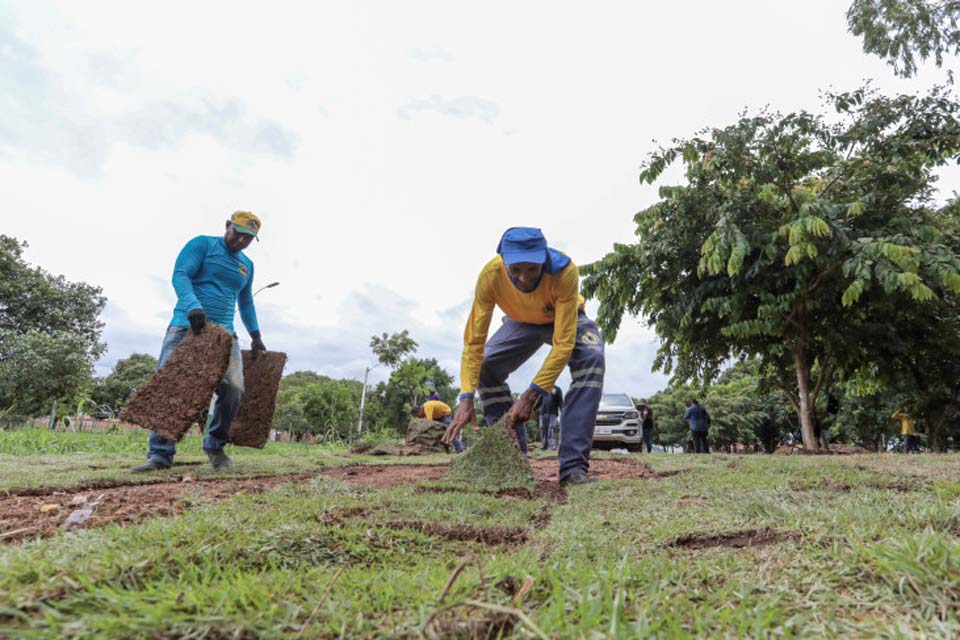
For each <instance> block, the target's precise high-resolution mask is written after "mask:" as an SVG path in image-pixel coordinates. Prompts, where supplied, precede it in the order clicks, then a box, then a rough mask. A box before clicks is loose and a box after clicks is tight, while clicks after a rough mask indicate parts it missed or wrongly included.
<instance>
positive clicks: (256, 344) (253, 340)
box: [250, 331, 267, 360]
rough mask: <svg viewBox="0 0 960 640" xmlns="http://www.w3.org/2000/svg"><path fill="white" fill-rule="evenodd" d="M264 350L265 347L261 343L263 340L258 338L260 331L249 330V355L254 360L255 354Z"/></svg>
mask: <svg viewBox="0 0 960 640" xmlns="http://www.w3.org/2000/svg"><path fill="white" fill-rule="evenodd" d="M266 350H267V348H266V347H265V346H264V345H263V340H261V339H260V332H259V331H251V332H250V351H251V355H252V356H253V359H254V360H256V359H257V356H258V355H260V353H261V352H265V351H266Z"/></svg>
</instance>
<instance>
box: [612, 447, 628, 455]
mask: <svg viewBox="0 0 960 640" xmlns="http://www.w3.org/2000/svg"><path fill="white" fill-rule="evenodd" d="M610 453H618V454H620V455H622V456H628V455H630V452H629V451H627V450H626V449H610Z"/></svg>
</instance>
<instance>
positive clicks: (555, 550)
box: [0, 433, 960, 638]
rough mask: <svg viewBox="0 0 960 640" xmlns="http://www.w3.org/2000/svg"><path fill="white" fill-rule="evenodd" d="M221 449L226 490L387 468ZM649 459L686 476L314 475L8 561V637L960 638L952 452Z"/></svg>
mask: <svg viewBox="0 0 960 640" xmlns="http://www.w3.org/2000/svg"><path fill="white" fill-rule="evenodd" d="M5 437H7V436H6V434H2V433H0V451H3V452H5V453H4V455H3V457H0V483H2V484H0V487H5V488H6V489H7V490H12V489H14V490H15V489H16V488H17V487H25V486H29V484H30V483H33V482H36V483H41V484H43V485H44V486H70V485H77V484H82V483H85V482H90V481H91V479H99V478H105V477H109V478H121V476H122V469H123V468H125V466H127V465H129V464H132V463H135V462H137V461H138V460H139V459H140V456H142V445H143V437H142V436H141V437H139V438H134V437H133V436H129V438H130V444H129V448H125V447H127V445H125V444H123V443H118V442H114V441H111V440H109V438H111V437H115V436H114V434H98V435H93V436H90V439H89V441H87V442H86V443H84V444H82V445H77V446H74V445H71V446H69V447H68V446H64V447H63V448H62V449H56V451H57V453H45V454H42V455H41V454H39V453H37V451H36V450H35V449H30V448H29V447H24V448H23V449H21V451H22V452H23V453H25V454H28V455H23V456H20V455H11V454H12V453H16V452H15V451H14V450H13V447H11V446H9V442H6V441H5V440H4V438H5ZM117 437H121V438H127V437H128V436H126V435H120V436H117ZM53 439H56V438H55V437H54V438H53ZM48 444H50V443H48ZM61 444H64V445H65V444H66V443H61ZM74 444H76V443H74ZM134 444H136V446H133V445H134ZM115 447H116V448H115ZM60 451H62V453H60ZM184 453H185V454H186V455H184V456H183V457H184V459H193V460H199V459H200V455H199V449H198V448H197V446H196V443H193V444H191V443H190V442H187V443H186V446H185V447H184ZM234 453H235V460H236V461H237V463H238V464H237V467H236V468H235V469H232V470H230V473H231V474H253V475H257V474H267V473H268V472H271V470H272V473H273V474H276V473H282V472H285V471H282V470H299V471H303V470H310V469H314V468H319V467H322V466H331V465H337V464H347V463H351V462H357V461H362V462H367V463H371V462H375V463H383V462H385V461H384V460H383V459H380V460H374V459H370V458H364V457H362V456H351V455H349V454H348V453H347V452H346V451H344V450H343V449H339V450H336V449H329V448H324V447H318V446H300V445H277V444H271V445H269V446H268V447H267V448H266V449H264V450H263V451H249V450H235V452H234ZM430 459H431V460H433V461H441V460H444V459H446V457H445V456H432V457H431V458H430ZM640 459H641V460H643V461H647V462H649V463H650V464H651V465H652V466H653V467H654V468H655V469H657V470H658V471H679V473H675V474H672V475H666V476H664V477H662V478H658V479H643V480H607V481H603V482H600V483H597V484H595V485H590V486H585V487H579V488H576V489H574V490H571V491H570V492H569V496H568V500H567V501H566V502H565V503H558V502H556V501H554V500H552V499H548V498H542V499H539V498H535V499H521V498H518V497H496V496H495V495H493V494H491V493H482V492H473V491H469V490H466V489H464V488H462V487H461V488H460V490H457V491H441V490H439V489H442V488H444V487H447V488H449V487H450V485H449V483H432V484H421V485H405V486H397V487H393V488H389V489H381V490H376V489H370V488H364V487H361V486H358V485H354V484H349V483H345V482H343V481H341V480H337V479H332V478H323V477H317V478H314V479H309V480H306V481H299V482H297V483H291V484H287V485H283V486H280V487H278V488H275V489H273V490H271V491H269V492H267V493H262V494H254V495H237V496H235V497H231V498H229V499H227V500H224V501H220V502H216V503H210V504H200V505H198V506H196V507H195V508H192V509H188V510H186V511H185V512H183V513H182V514H181V515H178V516H173V517H166V518H154V519H149V520H147V521H145V522H143V523H141V524H139V525H130V526H126V527H118V526H116V525H110V526H108V527H105V528H100V529H90V530H81V531H78V532H76V533H72V534H63V535H59V536H56V537H53V538H49V539H46V540H41V541H35V542H28V543H23V544H19V545H6V546H0V637H12V638H167V637H169V638H173V637H178V638H179V637H189V638H260V637H263V638H291V637H298V634H300V633H301V631H303V633H302V635H300V637H323V638H326V637H331V638H332V637H350V638H355V637H428V638H430V637H452V636H455V635H456V634H457V633H460V634H466V635H468V636H469V634H471V633H476V632H488V633H490V634H491V637H496V634H497V633H500V634H502V635H503V637H524V638H526V637H544V638H557V637H560V638H564V637H571V638H580V637H584V638H607V637H610V638H635V637H644V636H646V637H691V638H692V637H750V638H752V637H767V636H778V637H818V638H819V637H844V638H846V637H890V638H894V637H913V636H926V637H942V638H950V637H958V636H960V456H957V455H949V456H932V455H924V456H896V455H865V456H816V457H801V456H786V457H779V456H728V455H713V456H672V455H666V454H655V455H653V456H641V457H640ZM422 461H423V460H422V459H417V458H414V459H409V458H404V459H394V460H391V462H404V463H409V462H422ZM99 466H104V467H107V468H94V469H91V468H90V467H99ZM38 467H39V468H38ZM185 468H186V469H189V468H190V467H185ZM195 468H196V469H197V473H206V474H212V473H213V472H212V471H207V470H206V469H205V468H204V467H202V465H201V466H197V467H195ZM278 469H281V471H278ZM169 473H174V471H171V472H169ZM224 475H225V474H224ZM225 477H226V475H225ZM138 481H142V480H138ZM430 489H433V490H430ZM478 532H480V533H482V534H483V535H480V533H478ZM475 534H476V535H475ZM494 534H504V535H507V536H508V538H509V539H510V540H511V543H510V544H505V545H498V544H492V543H491V542H492V541H491V540H489V539H487V537H488V535H494ZM511 536H512V537H511ZM744 541H746V542H744ZM679 542H683V543H684V544H678V543H679ZM751 542H752V543H753V546H739V547H738V546H735V545H737V544H750V543H751ZM458 569H460V571H459V572H458V571H457V570H458ZM528 576H529V577H530V578H531V579H532V585H529V589H528V590H526V591H523V590H522V589H521V585H522V584H523V583H524V581H525V580H526V579H527V577H528ZM445 591H446V593H444V592H445ZM518 591H521V593H519V594H518V593H517V592H518ZM441 594H443V595H444V597H443V599H442V601H441ZM4 634H6V635H4Z"/></svg>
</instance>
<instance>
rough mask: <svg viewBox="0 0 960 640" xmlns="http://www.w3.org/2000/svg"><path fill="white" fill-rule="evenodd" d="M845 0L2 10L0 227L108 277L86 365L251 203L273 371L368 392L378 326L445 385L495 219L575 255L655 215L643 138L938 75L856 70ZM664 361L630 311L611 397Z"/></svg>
mask: <svg viewBox="0 0 960 640" xmlns="http://www.w3.org/2000/svg"><path fill="white" fill-rule="evenodd" d="M848 4H849V0H842V1H838V0H805V1H803V2H799V1H797V2H786V1H779V2H770V1H769V0H758V1H746V0H745V1H730V2H716V1H697V2H693V1H688V2H684V1H679V0H677V1H674V2H670V3H650V2H593V3H573V2H569V3H568V2H556V1H552V2H532V1H529V2H515V1H513V2H483V3H465V2H455V1H451V0H445V1H438V2H417V1H413V0H407V1H406V2H387V1H384V2H322V3H309V4H308V3H302V2H289V3H284V2H271V3H240V2H230V3H215V2H163V3H159V2H154V3H146V2H91V1H84V2H64V3H50V2H40V1H37V0H30V1H28V0H23V1H22V2H3V1H2V0H0V220H2V225H0V232H2V233H5V234H7V235H13V236H15V237H17V238H19V239H22V240H27V241H28V242H29V243H30V248H29V250H28V251H27V252H26V257H27V259H28V260H29V261H30V262H32V263H34V264H37V265H40V266H42V267H44V268H45V269H47V270H49V271H51V272H53V273H62V274H64V275H66V276H67V277H68V278H70V279H71V280H85V281H87V282H90V283H94V284H97V285H99V286H101V287H103V290H104V293H105V294H106V296H107V298H108V300H109V302H108V305H107V308H106V310H105V312H104V315H103V319H104V321H105V322H106V327H105V330H104V338H105V340H106V342H107V343H108V344H109V352H108V354H107V355H106V356H105V357H104V358H103V360H102V361H101V362H100V363H99V364H98V373H100V374H104V373H106V372H109V370H110V368H111V367H112V366H113V364H114V363H115V362H116V360H117V359H119V358H123V357H126V356H128V355H130V354H131V353H133V352H146V353H151V354H154V355H157V353H158V352H159V347H160V341H161V338H162V336H163V332H164V330H165V327H166V325H167V324H168V322H169V320H170V316H171V312H172V309H173V305H174V303H175V296H174V293H173V289H172V287H171V285H170V275H171V272H172V268H173V262H174V259H175V258H176V255H177V253H178V251H179V250H180V248H181V247H182V246H183V244H184V243H185V242H186V241H187V240H189V239H190V238H192V237H194V236H196V235H212V234H217V235H219V234H221V233H222V232H223V223H224V220H225V219H226V218H227V217H228V216H229V214H230V213H231V212H232V211H233V210H235V209H249V210H252V211H254V212H256V213H257V214H258V215H259V216H260V217H261V219H262V221H263V230H262V232H261V237H262V242H260V243H254V245H252V246H251V248H250V249H249V250H248V251H247V255H248V256H250V258H251V259H253V260H254V262H255V264H256V274H257V285H263V284H267V283H270V282H273V281H279V282H280V283H281V284H280V286H278V287H275V288H273V289H269V290H266V291H264V292H262V293H261V294H260V295H258V296H257V298H256V302H257V311H258V314H259V316H260V324H261V327H262V330H263V337H264V341H265V343H266V344H267V346H268V347H269V348H270V349H273V350H280V351H285V352H287V354H288V355H289V357H290V361H289V364H288V368H287V371H294V370H299V369H311V370H315V371H318V372H320V373H323V374H326V375H329V376H333V377H352V378H362V376H363V371H364V367H365V366H368V365H370V364H372V363H373V362H374V358H373V356H372V355H371V353H370V350H369V347H368V342H369V339H370V336H371V335H373V334H375V333H376V334H379V333H381V332H384V331H386V332H394V331H399V330H402V329H408V330H409V331H410V333H411V335H412V336H413V337H414V339H416V340H417V341H418V342H419V343H420V349H419V351H418V355H420V356H422V357H435V358H437V359H438V360H439V361H440V363H441V365H442V366H444V367H445V368H446V369H447V370H448V371H449V372H450V373H451V374H453V375H454V376H455V377H456V376H457V374H458V372H459V359H460V349H461V340H462V333H463V325H464V322H465V320H466V316H467V313H468V311H469V305H470V302H471V300H472V294H473V287H474V284H475V282H476V277H477V274H478V273H479V270H480V268H481V266H482V265H483V264H484V263H485V262H486V261H487V260H489V259H490V258H491V257H493V255H494V253H495V249H496V245H497V241H498V239H499V237H500V235H501V233H502V232H503V230H504V229H506V228H507V227H510V226H536V227H540V228H542V229H543V231H544V233H545V234H546V236H547V239H548V240H549V242H550V244H551V245H552V246H554V247H556V248H558V249H561V250H563V251H565V252H567V253H568V254H569V255H570V256H571V257H572V258H573V260H574V261H575V262H577V263H579V264H584V263H588V262H591V261H593V260H595V259H597V258H599V257H601V256H602V255H603V254H604V253H605V252H607V251H608V250H610V248H611V246H612V244H613V243H615V242H630V241H632V239H633V224H632V217H633V215H634V213H636V212H637V211H638V210H640V209H642V208H643V207H645V206H647V205H649V204H650V203H651V202H653V201H654V199H655V196H656V188H655V187H651V186H643V185H640V184H639V182H638V180H637V174H638V167H639V165H640V164H641V162H642V161H643V160H644V158H645V157H646V155H647V154H648V153H650V152H651V151H653V150H654V149H655V148H656V146H657V145H656V144H655V143H654V142H653V141H654V140H658V141H662V142H668V141H669V140H670V139H671V138H674V137H683V136H688V135H690V134H692V133H693V132H695V131H696V130H698V129H700V128H702V127H705V126H724V125H726V124H730V123H732V122H734V121H735V120H736V118H737V114H738V113H739V112H740V111H741V110H743V109H744V108H750V109H753V110H757V109H759V108H761V107H763V106H765V105H770V106H771V107H772V108H775V109H779V110H783V111H787V110H796V109H801V108H806V109H812V110H819V104H820V98H819V92H820V90H823V89H830V88H833V89H837V90H847V89H853V88H856V87H857V86H859V85H860V84H861V83H862V82H863V81H864V80H866V79H874V81H875V85H876V86H877V87H879V88H880V89H882V90H884V91H885V92H913V91H916V90H917V88H922V87H927V86H929V85H930V84H932V83H934V82H938V81H942V80H943V78H944V77H945V74H944V73H943V71H941V70H936V69H925V70H923V72H922V73H921V75H920V77H919V78H918V79H916V80H913V81H903V80H899V79H896V78H894V77H893V73H892V71H891V70H890V69H889V68H888V67H887V66H886V65H885V64H884V63H883V62H881V61H879V60H877V59H875V58H872V57H868V56H865V55H864V54H863V53H862V52H861V44H860V42H859V40H858V39H856V38H854V37H853V36H851V35H849V34H848V33H847V31H846V20H845V12H846V9H847V6H848ZM669 175H670V177H671V178H673V179H676V176H677V173H676V172H674V173H672V174H669ZM941 187H942V189H943V191H944V192H945V193H947V194H949V193H950V192H951V191H952V190H960V174H958V173H957V172H950V173H947V174H945V175H944V179H943V181H942V183H941ZM588 310H589V311H590V312H591V313H592V312H593V311H594V310H595V304H592V305H588ZM498 324H499V323H498V322H497V321H496V320H495V321H494V325H493V327H494V328H495V327H496V326H497V325H498ZM239 326H240V325H239V323H238V327H239ZM241 337H242V339H243V343H244V344H245V345H246V344H248V341H249V340H248V338H247V336H246V334H245V332H241ZM656 348H657V340H656V337H655V334H654V333H653V331H652V330H651V329H650V328H648V327H646V326H645V324H644V323H643V322H642V320H634V319H626V320H625V321H624V328H623V329H622V331H621V335H620V336H619V338H618V339H617V341H616V343H615V344H613V345H608V347H607V376H606V391H611V392H618V391H624V392H628V393H631V394H633V395H635V396H642V395H648V394H651V393H653V392H654V391H656V390H658V389H660V388H662V387H663V386H664V384H665V381H666V379H665V377H664V376H662V375H661V374H659V373H654V372H651V370H650V367H651V363H652V360H653V356H654V353H655V351H656ZM545 355H546V349H544V350H542V351H541V352H540V353H539V354H538V355H537V356H535V357H534V361H532V362H531V363H528V365H527V366H526V367H524V368H523V369H521V370H520V371H518V372H517V373H516V374H514V376H513V377H512V378H511V380H510V381H511V384H512V386H513V389H514V390H515V391H520V390H522V389H523V388H525V387H526V386H527V384H528V383H529V381H530V380H531V378H532V375H533V373H534V372H535V370H536V369H537V368H538V367H539V364H540V362H541V361H542V358H543V357H544V356H545ZM385 375H386V372H384V371H382V369H377V370H375V371H374V372H372V373H371V380H372V381H378V380H381V379H383V378H384V377H385ZM568 382H569V376H568V374H566V373H565V374H564V376H563V377H562V378H561V380H560V384H561V386H563V387H564V388H566V386H567V384H568Z"/></svg>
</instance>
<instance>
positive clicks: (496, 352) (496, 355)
mask: <svg viewBox="0 0 960 640" xmlns="http://www.w3.org/2000/svg"><path fill="white" fill-rule="evenodd" d="M552 343H553V324H527V323H525V322H516V321H514V320H511V319H510V318H504V319H503V324H502V325H501V326H500V328H499V329H497V332H496V333H494V334H493V336H492V337H491V338H490V339H489V340H488V341H487V344H486V346H485V347H484V354H483V366H481V367H480V386H479V388H478V389H477V392H478V393H479V395H480V400H481V401H482V402H483V416H484V422H486V423H487V424H488V425H490V424H493V423H494V422H496V421H497V420H499V419H500V418H501V417H502V416H503V414H505V413H506V412H507V411H508V410H509V409H510V407H511V405H512V404H513V396H512V395H511V393H510V387H509V386H508V385H507V377H508V376H509V375H510V374H511V373H513V372H514V371H516V370H517V369H518V368H519V367H520V365H522V364H523V363H524V362H526V361H527V360H529V359H530V357H531V356H532V355H533V354H534V353H536V351H537V349H539V348H540V347H541V346H543V345H545V344H552ZM568 366H569V367H570V377H571V378H572V382H571V384H570V390H569V391H568V392H567V395H566V397H565V398H564V403H563V429H562V436H561V438H560V449H559V451H558V456H557V457H558V459H559V462H560V479H561V480H563V479H565V478H567V477H568V476H570V475H572V474H574V473H586V472H587V471H588V469H589V468H590V448H591V446H592V445H593V427H594V425H595V424H596V421H597V407H598V406H599V405H600V394H601V393H602V391H603V369H604V354H603V339H602V338H601V336H600V329H599V328H598V327H597V323H595V322H594V321H593V320H591V319H590V318H588V317H587V316H586V314H585V313H583V312H582V311H581V312H580V315H579V316H578V318H577V342H576V344H575V345H574V347H573V353H572V354H571V355H570V361H569V363H568ZM516 430H517V439H518V440H519V441H520V448H521V449H522V450H523V452H524V453H526V451H527V434H526V424H519V425H517V426H516Z"/></svg>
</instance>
